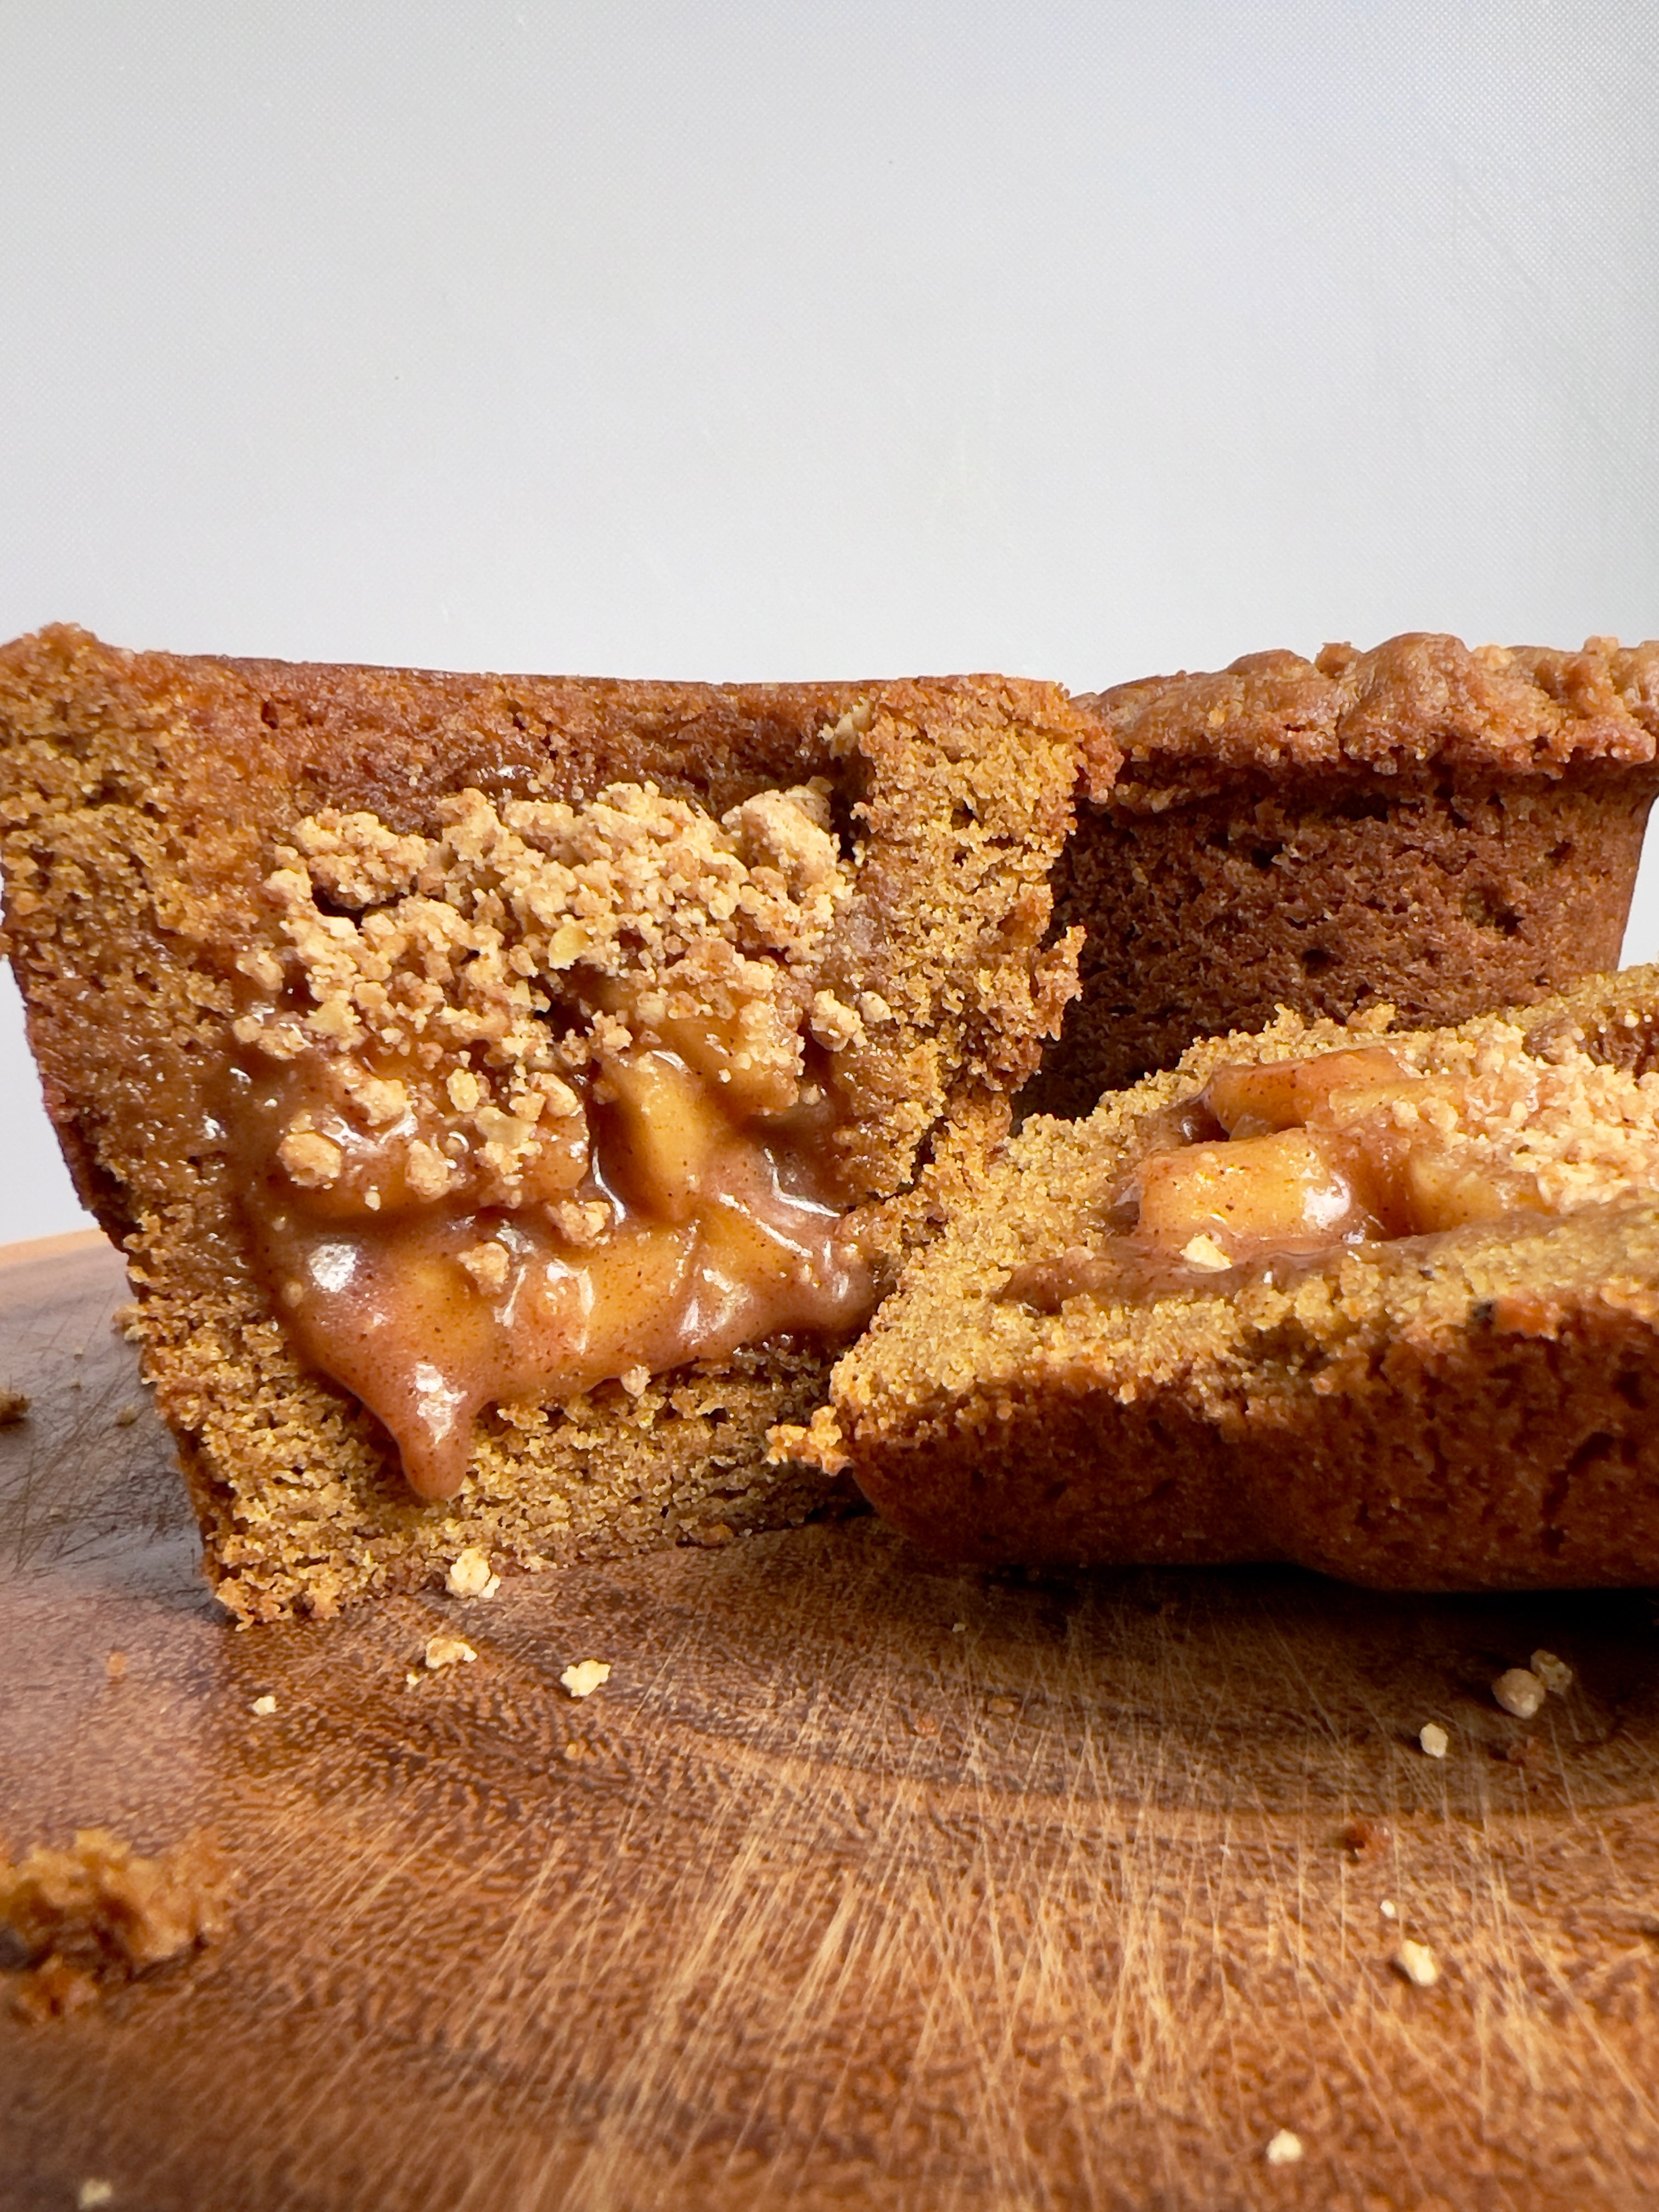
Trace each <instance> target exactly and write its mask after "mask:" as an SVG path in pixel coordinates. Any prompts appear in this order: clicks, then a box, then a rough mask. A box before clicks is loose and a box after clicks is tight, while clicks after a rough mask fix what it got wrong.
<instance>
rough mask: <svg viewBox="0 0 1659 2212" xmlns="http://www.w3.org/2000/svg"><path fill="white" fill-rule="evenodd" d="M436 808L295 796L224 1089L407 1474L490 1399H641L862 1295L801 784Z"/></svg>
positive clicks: (250, 1205) (243, 1142)
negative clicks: (289, 845)
mask: <svg viewBox="0 0 1659 2212" xmlns="http://www.w3.org/2000/svg"><path fill="white" fill-rule="evenodd" d="M447 811H448V815H449V822H448V825H447V829H446V831H445V833H444V835H443V836H441V837H439V838H437V839H434V840H428V839H425V838H420V837H398V836H395V835H394V834H393V833H392V832H391V831H390V830H388V829H386V827H385V825H384V824H383V823H380V822H379V821H378V820H377V819H376V818H375V817H373V816H369V815H356V816H337V815H319V816H316V817H311V818H310V819H309V820H308V821H307V822H305V823H301V825H300V828H299V830H298V831H297V832H296V838H295V850H294V851H293V852H291V853H289V854H284V855H283V860H284V861H285V866H283V867H282V868H280V869H278V870H277V872H276V873H275V874H274V875H273V876H272V877H271V878H270V883H269V885H268V887H267V888H268V890H269V893H270V896H271V897H272V899H273V900H274V901H275V902H276V904H277V905H278V907H279V908H280V909H281V911H282V915H283V935H284V938H285V939H286V940H287V946H288V950H287V951H286V952H285V953H284V954H283V956H281V957H279V956H277V955H276V954H275V953H274V952H272V951H268V950H264V949H261V950H259V951H255V952H253V953H251V954H250V955H248V956H247V957H246V958H245V960H244V961H243V963H242V966H243V969H244V972H245V973H246V975H248V976H249V978H250V980H251V981H252V982H253V983H254V984H255V985H256V986H257V987H258V990H259V992H260V994H261V997H260V999H259V1000H258V1001H256V1002H254V1003H252V1004H251V1006H250V1008H249V1011H248V1012H247V1013H246V1014H245V1015H244V1016H243V1017H242V1018H240V1020H239V1021H238V1023H237V1024H236V1025H235V1030H236V1036H237V1037H238V1039H239V1041H240V1043H241V1044H242V1045H243V1047H244V1048H245V1052H244V1057H243V1059H242V1060H241V1061H240V1064H239V1065H238V1066H237V1067H236V1068H235V1069H234V1071H233V1073H232V1077H231V1083H230V1092H231V1096H230V1100H229V1107H228V1121H229V1125H230V1127H231V1131H232V1139H233V1145H234V1149H235V1150H236V1152H238V1154H239V1155H240V1158H239V1165H240V1187H241V1188H242V1190H243V1192H244V1206H245V1208H246V1213H247V1216H248V1218H249V1222H250V1225H251V1228H252V1232H253V1242H254V1244H255V1247H256V1249H257V1251H258V1255H259V1257H260V1259H261V1261H262V1262H263V1265H264V1269H265V1271H266V1273H267V1276H268V1279H270V1283H271V1285H272V1289H273V1291H274V1294H275V1297H276V1303H277V1305H278V1308H279V1310H280V1311H282V1313H283V1316H284V1318H285V1321H286V1322H287V1324H288V1327H289V1331H290V1333H291V1334H292V1336H293V1337H294V1339H295V1341H296V1342H297V1343H298V1344H299V1346H301V1349H302V1350H303V1351H304V1352H305V1353H306V1354H307V1357H308V1358H310V1359H311V1360H312V1361H313V1363H314V1364H316V1365H317V1366H319V1368H321V1369H322V1370H324V1371H325V1373H327V1374H329V1375H331V1376H333V1377H334V1378H335V1379H336V1380H337V1381H338V1382H340V1383H343V1384H344V1385H345V1387H346V1388H347V1389H349V1390H351V1391H353V1392H354V1393H355V1394H356V1395H357V1396H358V1397H359V1398H360V1399H362V1401H363V1403H364V1404H365V1405H367V1406H368V1407H370V1409H371V1410H372V1411H373V1412H374V1413H376V1414H377V1415H378V1416H379V1417H380V1419H381V1420H382V1421H383V1422H384V1423H385V1425H386V1427H387V1428H388V1429H389V1430H390V1431H391V1432H392V1436H393V1437H394V1438H395V1440H396V1442H397V1443H398V1448H399V1450H400V1452H401V1454H402V1456H403V1462H404V1471H405V1474H407V1476H408V1479H409V1480H410V1485H411V1486H412V1487H413V1488H414V1489H415V1490H416V1492H418V1493H419V1494H420V1495H421V1496H422V1497H423V1498H442V1497H449V1496H453V1494H454V1492H456V1491H457V1490H458V1489H459V1486H460V1484H461V1481H462V1480H463V1477H464V1475H465V1471H466V1467H467V1464H468V1461H469V1459H470V1456H471V1443H472V1427H473V1421H474V1419H475V1417H476V1415H477V1413H478V1412H479V1411H480V1410H481V1408H483V1407H484V1406H486V1405H489V1404H492V1403H495V1404H506V1405H508V1406H510V1405H511V1404H513V1402H514V1401H532V1400H533V1401H538V1402H552V1403H559V1402H562V1401H565V1400H568V1399H569V1398H570V1397H572V1396H574V1395H577V1394H579V1393H580V1392H582V1391H585V1390H588V1389H592V1388H593V1387H594V1386H595V1385H596V1384H598V1383H602V1382H606V1381H611V1380H615V1381H619V1382H621V1383H623V1386H624V1387H625V1388H626V1389H628V1390H629V1392H630V1393H632V1394H633V1395H635V1396H637V1395H641V1393H642V1392H643V1391H644V1389H645V1388H646V1386H647V1383H649V1381H650V1379H651V1377H652V1376H653V1375H657V1374H660V1373H663V1372H665V1371H666V1370H670V1369H672V1368H676V1367H680V1366H683V1365H684V1364H687V1363H688V1362H690V1361H694V1360H717V1359H720V1358H724V1357H726V1356H727V1355H728V1354H730V1353H731V1352H733V1351H735V1350H736V1349H737V1348H738V1346H740V1345H744V1344H746V1343H750V1342H754V1341H757V1340H760V1339H763V1338H765V1337H769V1336H775V1335H778V1334H788V1333H795V1332H801V1333H805V1334H811V1335H812V1336H815V1337H818V1338H822V1339H824V1340H829V1341H835V1340H840V1339H843V1338H845V1337H847V1336H848V1335H850V1334H853V1333H854V1331H855V1330H856V1329H857V1328H858V1327H859V1326H860V1324H861V1323H862V1322H863V1320H864V1319H865V1317H866V1315H867V1313H868V1311H869V1310H870V1307H871V1304H872V1299H873V1291H872V1282H871V1278H870V1273H869V1270H868V1268H867V1267H866V1264H865V1262H864V1261H863V1259H862V1258H861V1256H860V1254H859V1252H858V1251H857V1249H855V1248H854V1245H853V1244H852V1243H851V1242H850V1241H849V1240H848V1237H846V1236H845V1235H844V1233H843V1231H842V1212H843V1210H844V1207H845V1206H846V1204H847V1203H848V1198H847V1194H843V1193H842V1192H841V1191H839V1190H838V1189H837V1188H836V1186H835V1182H834V1178H833V1176H832V1174H831V1172H830V1170H829V1166H828V1164H827V1160H828V1146H827V1139H829V1135H830V1133H831V1132H832V1131H833V1129H834V1127H836V1121H837V1108H836V1091H835V1083H834V1073H833V1059H834V1054H835V1053H836V1052H837V1051H839V1050H842V1049H844V1048H846V1046H847V1045H848V1043H850V1042H854V1041H855V1040H856V1038H857V1037H858V1036H860V1034H861V1024H860V1019H859V1017H858V1016H857V1014H856V1013H855V1012H854V1011H853V1010H852V1009H849V1008H848V1007H846V1006H842V1005H841V1004H840V1003H839V1002H838V1001H837V1000H836V999H835V998H834V996H833V994H831V993H829V992H828V991H826V990H824V989H823V987H821V985H820V982H819V980H818V978H819V969H820V963H821V959H822V955H823V951H824V948H825V946H826V944H827V942H828V939H829V931H830V928H831V927H832V925H833V923H834V921H835V920H836V916H837V915H838V914H839V913H840V912H841V911H842V908H843V907H844V904H845V902H846V899H847V896H848V888H849V884H848V876H849V872H848V867H847V865H846V864H845V863H844V862H842V860H841V859H840V857H839V854H838V853H837V850H836V845H835V842H834V840H833V839H832V837H831V836H830V835H829V827H828V822H827V815H826V810H825V807H824V804H823V793H822V791H821V790H819V789H817V788H816V787H805V788H804V789H802V790H800V791H797V792H790V793H763V794H762V796H761V797H760V798H759V799H751V800H750V801H748V802H747V803H746V804H745V805H744V806H742V807H738V808H735V809H733V810H732V813H730V814H728V815H727V816H726V817H724V819H723V820H722V821H720V822H719V823H716V822H715V821H714V819H713V818H712V817H709V816H708V815H707V814H705V813H703V812H702V810H700V809H698V808H696V807H695V806H692V805H687V804H686V803H684V802H682V801H675V800H669V799H664V798H663V797H662V796H661V794H660V793H657V792H656V791H655V790H654V789H653V787H651V786H649V785H645V786H614V787H611V788H610V789H609V790H607V791H606V792H604V793H601V794H600V795H599V799H596V800H594V801H592V802H591V803H590V804H589V805H586V806H584V807H575V808H573V807H570V806H568V805H561V804H552V803H544V802H539V801H527V800H526V801H515V802H509V804H508V805H506V806H504V807H503V808H502V809H501V811H499V812H498V811H496V810H495V807H493V806H492V805H490V804H489V801H488V800H487V799H483V797H482V795H481V794H479V793H476V792H471V793H463V794H462V795H461V796H460V797H459V799H455V800H453V801H450V802H448V806H447ZM319 896H320V897H321V899H322V900H323V901H324V903H322V904H319ZM340 908H346V909H348V910H347V911H345V912H341V911H339V910H338V909H340ZM350 908H357V909H358V910H359V911H358V913H357V914H356V915H353V914H352V913H351V912H350V911H349V909H350ZM331 909H332V910H331Z"/></svg>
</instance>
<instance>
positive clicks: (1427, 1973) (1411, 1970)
mask: <svg viewBox="0 0 1659 2212" xmlns="http://www.w3.org/2000/svg"><path fill="white" fill-rule="evenodd" d="M1392 1964H1393V1966H1395V1970H1396V1971H1397V1972H1400V1973H1402V1974H1403V1975H1404V1976H1405V1977H1406V1979H1407V1981H1408V1982H1409V1983H1410V1984H1411V1985H1412V1987H1413V1989H1414V1990H1431V1989H1432V1988H1433V1987H1434V1985H1435V1984H1436V1983H1437V1981H1438V1980H1439V1979H1440V1961H1439V1960H1438V1959H1437V1958H1436V1957H1435V1955H1434V1953H1433V1952H1432V1950H1431V1949H1430V1948H1429V1946H1428V1945H1427V1944H1426V1943H1415V1942H1413V1941H1412V1939H1411V1937H1410V1936H1406V1937H1405V1938H1404V1939H1403V1940H1402V1942H1401V1945H1400V1948H1399V1949H1398V1950H1397V1951H1396V1952H1395V1954H1394V1958H1393V1960H1392Z"/></svg>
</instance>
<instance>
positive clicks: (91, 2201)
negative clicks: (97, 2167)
mask: <svg viewBox="0 0 1659 2212" xmlns="http://www.w3.org/2000/svg"><path fill="white" fill-rule="evenodd" d="M114 2202H115V2184H114V2183H113V2182H112V2181H106V2180H104V2179H103V2178H102V2177H101V2175H99V2174H91V2175H88V2178H87V2179H86V2180H85V2181H83V2182H82V2184H81V2186H80V2188H79V2189H78V2190H77V2191H76V2195H75V2203H76V2212H98V2208H99V2207H100V2205H103V2204H112V2203H114Z"/></svg>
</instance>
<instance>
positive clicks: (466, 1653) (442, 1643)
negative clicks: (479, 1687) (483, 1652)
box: [421, 1636, 478, 1674]
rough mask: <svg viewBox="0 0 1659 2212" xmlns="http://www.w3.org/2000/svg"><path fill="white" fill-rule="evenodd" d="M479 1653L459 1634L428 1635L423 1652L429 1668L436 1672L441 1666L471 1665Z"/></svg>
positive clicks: (423, 1657)
mask: <svg viewBox="0 0 1659 2212" xmlns="http://www.w3.org/2000/svg"><path fill="white" fill-rule="evenodd" d="M421 1656H422V1659H423V1660H424V1662H425V1663H426V1665H427V1667H428V1669H429V1670H430V1671H431V1672H432V1673H434V1674H436V1673H437V1671H438V1669H439V1668H441V1667H470V1666H471V1664H472V1662H473V1661H474V1660H475V1659H476V1658H477V1656H478V1655H477V1652H476V1651H475V1650H473V1649H472V1646H471V1644H469V1643H467V1642H466V1640H465V1638H464V1637H459V1636H428V1638H427V1639H426V1650H424V1651H423V1652H422V1654H421Z"/></svg>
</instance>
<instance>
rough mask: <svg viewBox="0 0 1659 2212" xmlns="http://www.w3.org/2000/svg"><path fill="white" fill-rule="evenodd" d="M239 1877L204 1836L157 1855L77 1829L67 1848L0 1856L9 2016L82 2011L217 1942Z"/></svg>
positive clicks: (98, 1831)
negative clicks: (10, 1979)
mask: <svg viewBox="0 0 1659 2212" xmlns="http://www.w3.org/2000/svg"><path fill="white" fill-rule="evenodd" d="M235 1879H236V1877H235V1875H234V1871H233V1869H231V1866H230V1864H229V1862H228V1860H227V1859H226V1857H225V1856H224V1853H223V1852H222V1850H221V1849H220V1848H219V1845H218V1844H217V1843H216V1842H215V1841H214V1839H213V1838H212V1837H210V1836H209V1835H207V1834H205V1833H204V1832H202V1831H200V1830H197V1831H195V1832H192V1833H191V1835H189V1836H187V1837H185V1840H184V1841H183V1842H182V1843H180V1844H173V1847H172V1848H171V1850H165V1851H162V1852H161V1853H159V1854H158V1855H157V1856H156V1857H155V1858H141V1857H138V1855H137V1853H136V1852H135V1851H134V1850H133V1849H132V1847H131V1844H127V1843H125V1842H124V1841H123V1840H122V1838H120V1837H119V1836H118V1835H115V1834H114V1833H113V1832H112V1831H111V1830H110V1829H108V1828H80V1829H77V1830H76V1835H75V1840H74V1842H73V1844H71V1845H70V1849H69V1850H66V1851H56V1850H47V1849H46V1848H45V1847H43V1846H42V1845H40V1844H35V1845H34V1846H33V1849H32V1850H29V1851H27V1852H26V1853H25V1855H24V1856H23V1857H22V1858H21V1859H20V1860H19V1861H18V1862H17V1863H16V1864H15V1866H14V1865H12V1864H10V1863H9V1862H7V1861H6V1860H4V1859H0V1928H3V1929H6V1930H7V1931H8V1936H9V1942H8V1945H7V1953H8V1954H9V1956H10V1958H11V1959H12V1960H14V1961H15V1968H14V1971H15V1973H16V1979H15V1984H14V1986H13V1989H12V1993H11V2002H12V2009H13V2011H14V2012H15V2013H16V2014H17V2015H18V2016H19V2018H20V2019H22V2020H27V2021H45V2020H50V2019H52V2017H53V2016H54V2015H59V2014H63V2013H70V2012H78V2011H80V2010H82V2008H83V2007H85V2006H87V2005H89V2004H94V2003H96V2002H97V2001H98V1998H99V1997H100V1995H101V1994H102V1993H103V1991H104V1990H106V1989H110V1988H114V1987H117V1986H118V1985H119V1984H121V1983H123V1982H127V1981H131V1979H132V1978H133V1977H134V1976H135V1975H137V1974H142V1973H143V1972H146V1970H147V1969H149V1967H152V1966H161V1965H163V1964H164V1963H165V1962H166V1961H167V1960H170V1959H176V1958H179V1957H180V1956H181V1955H182V1954H185V1952H188V1951H193V1950H196V1949H197V1948H199V1947H200V1946H202V1945H203V1944H205V1943H210V1942H215V1941H216V1939H217V1938H218V1937H219V1936H222V1934H223V1933H224V1927H225V1900H226V1899H227V1898H228V1894H229V1892H230V1888H231V1886H232V1884H233V1883H234V1881H235Z"/></svg>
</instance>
